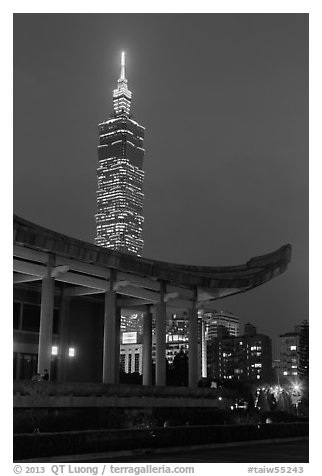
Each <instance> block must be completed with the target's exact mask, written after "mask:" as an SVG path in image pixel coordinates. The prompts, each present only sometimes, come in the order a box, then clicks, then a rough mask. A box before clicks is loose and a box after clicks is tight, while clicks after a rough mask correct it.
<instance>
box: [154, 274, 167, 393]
mask: <svg viewBox="0 0 322 476" xmlns="http://www.w3.org/2000/svg"><path fill="white" fill-rule="evenodd" d="M160 286H161V287H160V302H159V303H158V304H157V306H156V329H155V330H156V349H155V351H156V354H155V357H156V361H155V384H156V385H162V386H165V384H166V362H165V359H166V356H165V348H166V342H165V340H166V317H167V313H166V304H165V302H164V294H165V286H166V285H165V282H161V283H160Z"/></svg>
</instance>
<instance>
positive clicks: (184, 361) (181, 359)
mask: <svg viewBox="0 0 322 476" xmlns="http://www.w3.org/2000/svg"><path fill="white" fill-rule="evenodd" d="M172 375H173V383H174V385H188V356H187V354H186V353H185V352H184V350H183V348H181V349H180V352H178V353H177V354H176V355H175V357H174V359H173V364H172Z"/></svg>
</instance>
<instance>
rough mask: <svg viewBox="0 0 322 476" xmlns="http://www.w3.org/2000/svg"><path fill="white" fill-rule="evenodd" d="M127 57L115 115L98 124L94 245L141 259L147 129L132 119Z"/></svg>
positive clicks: (114, 101)
mask: <svg viewBox="0 0 322 476" xmlns="http://www.w3.org/2000/svg"><path fill="white" fill-rule="evenodd" d="M131 100H132V93H131V91H130V90H129V89H128V84H127V79H126V77H125V55H124V53H122V59H121V74H120V78H119V79H118V82H117V88H116V89H115V90H114V92H113V106H114V113H113V115H112V117H111V118H110V119H108V120H106V121H104V122H101V123H100V124H99V125H98V128H99V146H98V168H97V184H98V190H97V213H96V215H95V218H96V238H95V244H96V245H98V246H102V247H104V248H110V249H113V250H117V251H121V252H123V253H129V254H133V255H136V256H141V254H142V250H143V221H144V218H143V198H144V193H143V179H144V170H143V159H144V153H145V151H144V148H143V139H144V127H143V126H141V125H140V124H138V123H137V122H136V121H134V120H133V119H132V116H131Z"/></svg>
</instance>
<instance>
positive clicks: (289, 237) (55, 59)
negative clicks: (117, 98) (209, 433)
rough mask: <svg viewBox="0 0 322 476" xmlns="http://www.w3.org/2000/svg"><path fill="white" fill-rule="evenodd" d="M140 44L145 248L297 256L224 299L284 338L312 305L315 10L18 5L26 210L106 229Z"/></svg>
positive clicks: (18, 147)
mask: <svg viewBox="0 0 322 476" xmlns="http://www.w3.org/2000/svg"><path fill="white" fill-rule="evenodd" d="M122 50H125V51H126V55H127V59H126V62H127V66H126V75H127V78H128V81H129V83H128V84H129V89H130V90H131V91H132V94H133V102H132V111H133V114H134V119H135V120H137V121H138V122H139V123H140V124H142V125H144V126H145V127H146V139H145V148H146V158H145V165H144V169H145V172H146V175H145V183H144V191H145V202H144V216H145V225H144V239H145V248H144V256H146V257H149V258H155V259H159V260H165V261H174V262H178V263H190V264H200V265H210V266H211V265H214V266H216V265H237V264H243V263H245V262H246V261H247V260H248V259H249V258H251V257H252V256H256V255H260V254H265V253H268V252H270V251H273V250H275V249H276V248H279V247H280V246H282V245H284V244H286V243H291V244H292V246H293V257H292V262H291V264H290V266H289V268H288V270H287V272H286V273H285V274H283V275H281V276H280V277H278V278H276V279H274V280H273V281H271V282H269V283H268V284H266V285H263V286H261V287H259V288H256V289H254V290H252V291H250V292H248V293H245V294H240V295H238V296H235V297H232V298H227V299H224V300H220V301H218V309H227V310H230V311H232V312H234V313H235V314H236V315H238V316H239V317H240V319H241V323H242V324H244V323H245V322H247V321H250V322H252V323H253V324H255V325H256V326H257V327H258V330H259V331H260V332H262V333H267V334H268V335H270V336H271V337H272V338H273V339H275V338H276V336H277V335H278V334H280V333H283V332H288V331H291V330H293V326H294V325H295V324H298V323H300V322H301V321H302V320H303V319H306V318H308V15H306V14H15V15H14V165H13V172H14V184H13V185H14V213H16V214H18V215H20V216H21V217H24V218H26V219H28V220H31V221H34V222H35V223H38V224H40V225H43V226H46V227H49V228H51V229H53V230H56V231H58V232H62V233H64V234H67V235H70V236H73V237H76V238H79V239H82V240H86V241H89V242H93V240H94V236H95V220H94V214H95V212H96V166H97V150H96V148H97V145H98V133H97V124H98V123H99V122H100V121H103V120H106V119H108V118H109V116H110V114H111V111H112V90H113V89H114V88H115V87H116V81H117V78H118V76H119V71H120V54H121V51H122Z"/></svg>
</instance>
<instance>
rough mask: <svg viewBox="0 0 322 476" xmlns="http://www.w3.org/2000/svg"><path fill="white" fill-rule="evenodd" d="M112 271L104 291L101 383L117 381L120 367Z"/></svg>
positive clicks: (118, 320) (115, 297)
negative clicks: (108, 287) (107, 286)
mask: <svg viewBox="0 0 322 476" xmlns="http://www.w3.org/2000/svg"><path fill="white" fill-rule="evenodd" d="M113 284H114V279H113V273H112V272H111V279H110V289H109V291H107V292H106V293H105V309H104V342H103V383H113V384H116V383H118V382H119V368H120V356H119V354H120V310H119V309H117V302H116V299H117V295H116V292H115V291H113Z"/></svg>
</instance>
